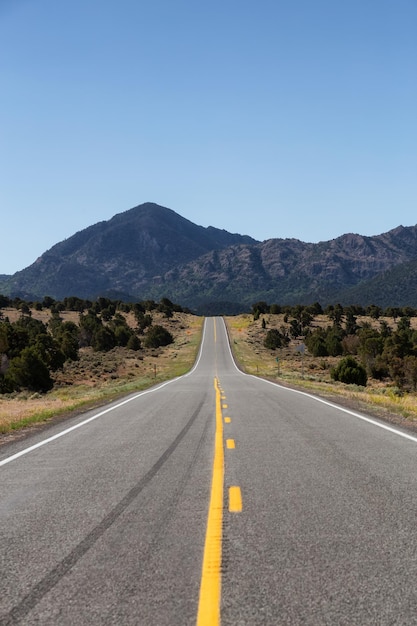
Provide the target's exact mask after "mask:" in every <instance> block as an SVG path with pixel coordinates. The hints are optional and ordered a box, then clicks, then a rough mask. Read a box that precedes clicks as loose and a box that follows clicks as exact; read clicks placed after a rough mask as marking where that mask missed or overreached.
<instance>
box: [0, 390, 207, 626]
mask: <svg viewBox="0 0 417 626" xmlns="http://www.w3.org/2000/svg"><path fill="white" fill-rule="evenodd" d="M204 402H205V399H203V400H202V401H201V402H200V404H199V405H198V407H197V409H196V410H195V411H194V413H193V414H192V416H191V417H190V419H189V420H188V422H187V423H186V425H185V426H184V428H183V429H182V430H181V431H180V432H179V434H178V435H177V436H176V438H175V439H174V441H173V442H172V443H171V445H170V446H169V447H168V448H167V449H166V450H165V452H164V453H163V454H162V456H160V457H159V459H158V461H157V462H156V463H155V464H154V465H153V466H152V467H151V468H150V470H149V471H148V472H147V473H146V474H145V475H144V476H143V477H142V478H141V479H140V481H139V482H138V483H137V484H136V485H135V486H134V487H132V489H130V491H128V493H127V494H126V495H125V497H124V498H123V499H122V500H120V502H119V503H118V504H117V505H116V506H115V507H114V508H113V509H112V510H111V511H110V512H109V513H108V514H107V515H106V516H105V517H104V518H103V519H102V521H101V522H100V523H99V524H98V525H97V526H96V527H95V528H93V530H92V531H91V532H90V533H89V534H88V535H87V536H86V537H85V538H84V539H83V540H82V541H81V542H80V543H79V544H78V545H77V546H76V547H75V548H74V549H73V550H72V551H71V552H70V553H69V554H68V555H67V556H66V557H65V558H64V559H63V560H62V561H61V562H60V563H58V565H57V566H56V567H54V569H52V570H51V571H50V572H49V573H48V574H47V575H46V576H45V577H44V578H42V580H40V581H39V582H38V584H37V585H35V587H34V588H33V589H32V591H31V592H30V593H28V594H27V595H26V596H25V597H24V598H23V600H22V601H21V602H20V603H19V604H18V605H16V606H15V607H13V609H12V610H11V611H10V612H9V614H8V615H6V616H5V617H3V618H1V619H0V625H1V626H11V625H12V624H18V623H19V622H20V621H21V620H22V619H23V618H24V617H26V615H28V613H30V611H31V610H32V609H33V608H34V607H35V606H36V605H37V604H38V603H39V602H40V601H41V600H42V598H43V597H44V596H45V595H46V594H47V593H48V592H49V591H50V590H51V589H52V588H53V587H55V585H56V584H57V583H58V582H59V581H60V580H61V579H62V578H63V577H64V576H65V575H66V574H67V573H68V572H69V571H70V570H71V569H72V568H73V567H74V565H75V564H76V563H77V562H78V561H79V560H80V559H81V558H82V557H83V556H84V554H86V552H88V550H90V548H91V547H92V546H93V545H94V544H95V543H96V542H97V540H98V539H100V537H102V535H104V533H105V532H106V531H107V530H108V529H109V528H110V527H111V525H112V524H114V522H115V521H116V520H117V519H118V518H119V517H120V515H122V513H123V512H124V511H125V510H126V509H127V507H128V506H129V505H130V504H131V503H132V502H133V500H135V498H137V497H138V495H139V494H140V493H141V491H142V490H143V489H144V488H145V487H146V486H147V485H148V484H149V482H150V481H151V480H152V478H153V477H154V476H155V475H156V474H157V472H158V471H159V470H160V469H161V467H162V466H163V465H164V463H166V461H167V460H168V459H169V457H170V456H171V454H172V453H173V452H174V450H175V449H176V448H177V447H178V445H179V444H180V443H181V441H182V439H183V438H184V437H185V435H186V434H187V432H188V431H189V430H190V428H191V426H192V425H193V423H194V422H195V420H196V419H197V417H198V415H199V413H200V411H201V409H202V407H203V405H204Z"/></svg>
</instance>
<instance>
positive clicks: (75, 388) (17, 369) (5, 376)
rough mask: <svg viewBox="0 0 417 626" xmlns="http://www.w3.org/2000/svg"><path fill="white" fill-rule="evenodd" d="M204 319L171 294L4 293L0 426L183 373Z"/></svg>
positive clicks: (0, 338) (0, 321) (18, 423)
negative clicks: (140, 298)
mask: <svg viewBox="0 0 417 626" xmlns="http://www.w3.org/2000/svg"><path fill="white" fill-rule="evenodd" d="M201 326H202V318H198V317H196V316H194V315H192V314H191V313H190V312H189V311H187V310H184V309H183V308H182V307H181V306H179V305H176V304H174V303H172V302H171V301H170V300H168V299H167V298H163V299H162V300H161V301H159V302H155V301H153V300H148V301H144V302H135V303H125V302H120V301H112V300H110V299H107V298H98V299H97V300H96V301H89V300H82V299H80V298H65V299H64V300H63V301H55V300H54V299H52V298H49V297H47V298H44V299H43V301H41V302H26V301H23V300H21V299H19V298H16V299H13V300H11V299H9V298H7V297H4V296H0V362H1V367H0V432H3V433H4V432H8V431H10V430H13V429H16V428H20V427H21V426H22V425H26V424H28V423H33V422H39V421H44V420H45V419H49V418H50V417H52V416H55V415H59V414H60V413H65V412H67V411H69V410H74V409H76V408H86V407H88V406H89V405H93V404H97V403H101V402H103V401H105V400H108V399H111V398H113V397H116V396H118V395H121V394H123V393H128V392H130V391H134V390H138V389H143V388H146V387H148V386H150V385H151V384H153V383H155V382H158V381H161V380H165V379H168V378H171V377H173V376H177V375H180V374H183V373H185V372H186V371H187V370H188V369H190V367H191V366H192V364H193V362H194V360H195V356H196V352H197V349H198V345H199V340H200V331H201Z"/></svg>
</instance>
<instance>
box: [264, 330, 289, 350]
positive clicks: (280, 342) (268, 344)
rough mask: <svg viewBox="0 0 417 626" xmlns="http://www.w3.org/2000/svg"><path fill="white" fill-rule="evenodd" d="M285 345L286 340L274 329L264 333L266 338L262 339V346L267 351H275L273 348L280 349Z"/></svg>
mask: <svg viewBox="0 0 417 626" xmlns="http://www.w3.org/2000/svg"><path fill="white" fill-rule="evenodd" d="M286 344H287V340H286V338H285V337H284V336H283V335H281V333H280V332H279V330H277V329H276V328H271V329H270V330H268V332H267V333H266V337H265V339H264V346H265V348H268V349H269V350H275V348H282V346H285V345H286Z"/></svg>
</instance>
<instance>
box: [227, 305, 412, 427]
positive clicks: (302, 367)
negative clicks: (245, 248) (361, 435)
mask: <svg viewBox="0 0 417 626" xmlns="http://www.w3.org/2000/svg"><path fill="white" fill-rule="evenodd" d="M225 321H226V325H227V328H228V332H229V337H230V343H231V347H232V351H233V354H234V356H235V358H236V360H237V362H238V363H239V365H240V367H241V368H242V370H243V371H245V372H246V373H248V374H253V375H255V376H260V377H262V378H266V379H268V380H273V381H276V382H279V383H280V384H283V385H287V386H290V387H293V388H296V389H300V390H303V391H306V392H311V393H313V394H315V395H318V396H321V397H323V398H326V399H328V400H330V401H334V402H337V403H338V404H342V405H344V406H347V407H350V408H352V409H353V410H355V409H356V410H360V411H363V412H366V413H368V414H370V415H373V416H375V417H379V418H381V419H384V420H386V421H389V422H390V423H392V424H396V425H398V426H404V427H406V428H407V429H410V430H413V431H416V432H417V396H416V395H415V394H412V393H404V394H401V393H399V391H398V389H397V388H396V387H394V386H393V385H388V384H383V383H381V382H379V381H374V380H372V379H370V380H368V385H367V386H366V387H360V386H357V385H346V384H343V383H339V382H335V381H333V380H332V379H331V376H330V370H331V367H332V366H334V365H335V364H336V363H337V361H338V357H335V358H332V357H326V358H314V357H312V356H311V355H308V354H306V353H304V354H301V353H300V352H298V351H297V343H299V342H297V341H293V342H292V343H291V344H290V345H289V346H288V348H284V349H279V350H274V351H271V350H268V349H267V348H265V347H264V346H263V338H264V335H265V332H266V331H265V330H264V329H262V326H261V320H258V321H254V320H253V317H252V316H251V315H238V316H234V317H226V318H225ZM279 323H282V320H279ZM272 325H273V322H272V321H271V320H268V327H269V328H270V327H272Z"/></svg>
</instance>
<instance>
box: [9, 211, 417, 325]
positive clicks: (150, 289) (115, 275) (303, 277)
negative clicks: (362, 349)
mask: <svg viewBox="0 0 417 626" xmlns="http://www.w3.org/2000/svg"><path fill="white" fill-rule="evenodd" d="M0 293H3V294H5V295H9V296H12V297H13V296H19V297H21V298H24V299H27V300H36V299H42V298H43V297H44V296H45V295H49V296H51V297H53V298H56V299H62V298H64V297H66V296H71V295H76V296H78V297H81V298H89V299H92V298H96V297H98V296H100V295H104V296H105V295H107V296H108V297H112V298H113V299H115V298H118V297H119V298H120V299H122V300H129V299H132V300H144V299H149V298H152V299H156V300H159V299H160V298H162V297H168V298H170V299H171V300H173V301H175V302H179V303H181V304H182V305H183V306H188V307H191V308H194V309H197V310H198V311H202V312H205V311H210V312H215V313H221V312H222V310H223V308H224V307H226V308H227V310H228V311H233V312H238V311H240V310H245V309H248V308H249V307H250V305H251V304H252V303H254V302H256V301H258V300H266V301H267V302H269V303H273V302H277V303H280V304H296V303H303V304H308V303H310V302H315V301H318V302H320V303H321V304H328V303H334V302H340V303H341V304H353V303H355V304H362V305H364V306H366V305H367V304H372V303H373V304H378V305H379V306H405V305H409V306H413V307H417V226H411V227H403V226H399V227H398V228H395V229H394V230H391V231H389V232H387V233H384V234H381V235H377V236H374V237H364V236H362V235H358V234H352V233H349V234H346V235H342V236H341V237H338V238H337V239H333V240H331V241H324V242H320V243H317V244H313V243H304V242H302V241H299V240H298V239H269V240H267V241H264V242H259V241H256V240H255V239H253V238H252V237H249V236H246V235H240V234H231V233H229V232H227V231H225V230H220V229H217V228H213V227H208V228H205V227H203V226H197V225H196V224H193V223H192V222H190V221H189V220H186V219H185V218H183V217H181V216H180V215H178V214H177V213H175V212H174V211H172V210H171V209H168V208H165V207H161V206H159V205H157V204H152V203H146V204H142V205H140V206H137V207H135V208H133V209H130V210H129V211H125V212H123V213H119V214H118V215H115V216H114V217H113V218H112V219H110V220H108V221H103V222H99V223H97V224H95V225H92V226H90V227H88V228H86V229H85V230H82V231H80V232H78V233H76V234H75V235H73V236H72V237H70V238H69V239H66V240H65V241H62V242H60V243H57V244H56V245H55V246H53V247H52V248H51V249H50V250H48V251H47V252H45V253H44V254H43V255H42V256H41V257H39V259H37V260H36V261H35V263H33V264H32V265H30V266H29V267H27V268H26V269H24V270H22V271H20V272H17V273H16V274H14V275H13V276H0ZM110 294H111V296H110Z"/></svg>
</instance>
